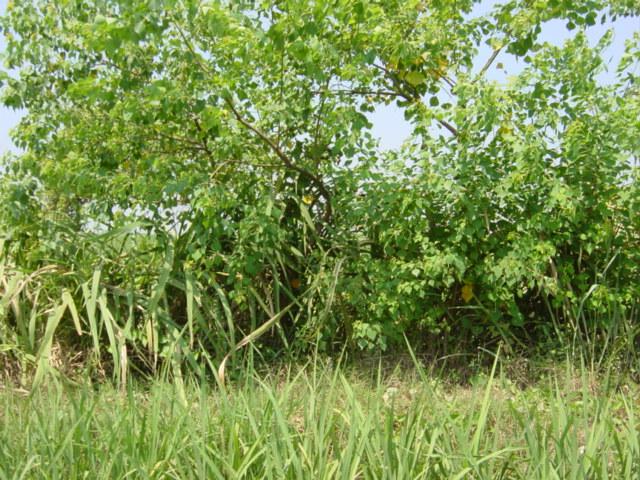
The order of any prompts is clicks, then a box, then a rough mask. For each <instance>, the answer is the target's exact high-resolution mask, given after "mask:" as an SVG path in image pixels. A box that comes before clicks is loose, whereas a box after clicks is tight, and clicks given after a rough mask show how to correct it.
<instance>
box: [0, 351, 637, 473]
mask: <svg viewBox="0 0 640 480" xmlns="http://www.w3.org/2000/svg"><path fill="white" fill-rule="evenodd" d="M497 365H498V362H496V363H495V364H494V369H493V371H492V372H491V373H490V374H487V375H480V376H478V377H476V378H475V380H474V381H473V382H472V383H471V385H467V386H459V385H458V386H456V385H453V384H449V383H447V382H446V380H444V379H437V378H436V377H433V376H431V375H426V374H425V372H424V371H422V370H420V369H419V368H418V369H417V370H416V369H397V370H395V371H394V372H392V373H391V374H389V373H385V372H384V369H383V368H379V369H376V370H374V371H369V370H363V369H358V370H349V369H344V368H336V367H330V366H328V365H327V364H321V363H319V362H316V363H311V364H309V365H307V366H306V367H304V368H299V369H293V368H288V369H283V370H281V371H275V370H272V371H271V372H270V373H267V374H262V375H259V374H258V373H256V372H253V373H251V374H248V375H247V376H246V377H245V379H244V380H243V381H241V382H237V383H235V384H233V385H229V386H228V387H227V388H218V387H216V386H212V385H211V384H207V383H201V384H198V383H192V382H188V381H186V380H185V384H186V385H185V387H184V389H182V390H178V388H177V387H176V385H175V383H166V382H159V381H156V382H154V383H152V384H150V385H135V386H134V385H132V384H129V386H128V388H127V390H126V392H124V393H123V392H121V391H118V390H117V389H114V388H112V387H110V386H109V385H105V384H103V385H101V386H100V387H99V388H97V389H91V388H89V387H88V386H84V387H81V388H76V389H70V388H63V387H60V386H57V384H56V383H52V384H50V385H48V387H47V388H46V389H45V388H41V389H39V390H38V391H37V392H34V393H33V394H32V396H30V397H28V396H19V395H16V394H12V393H11V392H8V391H5V392H2V393H1V394H0V402H1V403H2V421H1V422H0V478H1V479H18V478H34V479H37V478H43V479H44V478H46V479H57V478H60V479H75V478H180V479H187V478H218V479H229V478H273V479H283V478H291V479H304V478H309V479H355V478H362V479H365V478H366V479H399V478H403V479H404V478H423V479H467V478H474V479H491V480H494V479H541V480H542V479H544V480H548V479H576V480H577V479H580V480H582V479H585V478H589V479H633V478H638V476H640V442H639V439H638V434H637V431H638V419H637V417H636V415H637V413H636V412H637V398H638V397H637V395H638V393H639V392H638V390H637V388H636V387H631V386H620V385H618V386H617V387H616V388H611V387H610V386H607V385H606V382H602V383H600V382H597V381H596V380H595V379H594V377H592V376H590V375H589V374H588V373H587V370H583V371H582V372H578V373H577V374H576V373H575V372H573V371H571V370H567V372H562V371H560V372H556V373H554V374H553V375H550V376H548V377H547V378H545V379H543V380H540V381H539V382H537V383H536V384H533V385H530V386H528V387H526V388H518V387H516V386H515V385H514V384H513V383H511V382H510V381H509V380H508V379H507V378H506V377H505V376H504V375H502V374H501V373H500V369H499V368H496V366H497Z"/></svg>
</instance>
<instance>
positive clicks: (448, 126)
mask: <svg viewBox="0 0 640 480" xmlns="http://www.w3.org/2000/svg"><path fill="white" fill-rule="evenodd" d="M436 120H437V122H438V123H439V124H440V125H442V126H443V127H444V128H446V129H447V130H449V132H451V133H452V134H453V136H455V137H457V136H458V129H457V128H456V127H454V126H453V125H451V124H450V123H449V122H447V121H446V120H441V119H439V118H436Z"/></svg>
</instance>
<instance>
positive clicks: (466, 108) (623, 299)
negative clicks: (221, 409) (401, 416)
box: [0, 0, 640, 368]
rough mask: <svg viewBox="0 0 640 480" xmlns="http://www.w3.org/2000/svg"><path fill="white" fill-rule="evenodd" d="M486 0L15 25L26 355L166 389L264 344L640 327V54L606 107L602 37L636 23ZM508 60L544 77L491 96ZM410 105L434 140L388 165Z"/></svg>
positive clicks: (52, 9) (152, 5)
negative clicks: (380, 134)
mask: <svg viewBox="0 0 640 480" xmlns="http://www.w3.org/2000/svg"><path fill="white" fill-rule="evenodd" d="M475 3H476V2H473V1H472V0H462V1H456V2H449V1H439V0H408V1H407V0H403V1H397V0H357V1H356V0H335V1H323V0H316V1H313V0H304V1H301V0H291V1H287V0H283V1H262V2H259V1H255V2H249V1H230V2H225V1H222V0H221V1H214V0H211V1H196V0H181V1H178V0H141V1H135V2H131V1H128V0H127V1H124V0H46V1H45V0H32V1H20V2H13V3H11V4H10V5H9V7H8V11H7V14H6V16H5V17H3V18H2V19H1V20H0V26H1V28H2V30H3V32H4V34H5V37H6V39H7V42H8V43H7V49H6V52H5V58H4V60H5V66H6V68H7V70H6V71H5V72H4V73H1V74H0V75H2V76H1V77H0V79H1V81H2V84H3V87H2V101H3V103H4V104H5V105H6V106H9V107H13V108H22V109H26V111H27V114H26V116H25V117H24V119H23V120H22V121H21V123H20V125H19V127H17V128H16V129H15V130H14V139H15V142H16V143H17V145H18V146H19V147H21V148H22V150H23V153H20V154H19V155H15V156H10V155H7V156H6V157H5V161H4V167H3V169H4V174H3V176H2V179H1V185H0V195H1V196H2V202H0V205H1V212H0V221H1V224H2V228H3V234H4V236H5V243H4V249H3V253H4V259H5V260H4V262H5V275H6V279H4V283H5V294H4V299H3V302H2V308H3V309H4V314H5V317H4V319H3V320H2V322H3V325H2V328H0V333H1V334H2V338H0V342H1V343H2V344H3V345H4V346H5V349H8V350H11V349H15V350H16V351H17V350H20V351H25V349H26V351H30V352H31V354H32V355H36V356H42V355H43V354H44V353H46V354H47V355H48V353H49V351H50V348H51V341H52V337H53V335H54V331H55V332H56V336H57V338H60V339H64V338H66V339H67V340H66V341H68V342H72V343H73V344H74V345H76V346H79V347H81V346H84V347H86V349H93V351H94V352H96V351H98V352H99V348H100V344H101V343H102V342H103V341H106V340H108V343H107V344H108V345H109V348H110V352H111V355H112V359H113V362H114V363H115V364H116V365H120V364H121V363H123V362H125V361H126V360H127V352H129V358H130V359H131V358H134V359H135V361H134V363H135V364H137V365H139V366H144V365H147V366H149V367H151V368H155V365H156V362H157V361H158V357H160V358H162V356H164V357H167V356H174V355H178V354H182V353H180V352H189V355H190V357H189V358H190V359H192V360H194V361H198V359H199V358H200V356H202V355H204V354H205V352H208V353H209V354H213V356H214V357H218V358H220V356H221V355H223V354H224V353H226V352H227V351H228V350H229V345H230V344H236V343H237V342H238V340H239V339H240V338H241V336H242V335H246V334H248V333H249V332H256V328H257V327H259V326H260V325H261V324H263V323H264V322H266V321H269V323H268V324H267V326H274V329H273V330H272V334H271V335H268V336H266V337H263V341H264V342H265V345H271V346H272V347H276V346H278V345H282V344H284V345H288V346H289V347H291V348H302V349H305V348H308V346H309V345H310V344H315V345H317V346H318V347H319V348H323V349H332V348H341V346H342V345H343V344H345V343H346V344H347V345H352V346H357V347H359V348H386V347H387V346H390V345H393V344H395V343H397V342H398V341H402V337H403V335H405V334H406V335H407V336H408V337H409V338H410V340H411V341H412V342H414V343H417V344H419V343H420V342H421V341H422V339H424V338H426V337H425V335H427V334H431V335H433V334H437V335H444V336H453V337H455V338H456V339H461V338H466V339H477V338H482V339H485V340H486V339H492V338H502V339H503V340H504V341H506V342H508V344H510V345H513V344H515V342H520V341H523V339H527V338H542V337H541V335H545V336H546V338H549V337H550V336H555V335H557V334H560V335H564V334H565V333H566V332H572V333H574V334H575V333H576V332H581V333H588V332H597V331H607V329H608V328H610V327H611V323H612V322H613V321H614V319H615V318H616V317H618V316H620V317H623V318H625V319H631V320H632V321H633V320H634V319H636V318H637V309H638V298H639V294H640V220H639V219H640V215H638V211H639V209H640V191H639V186H638V155H639V153H640V135H639V133H640V120H639V119H640V84H639V79H640V77H639V71H638V65H639V63H640V35H638V34H636V35H635V37H634V39H633V40H632V41H630V42H628V44H627V48H626V53H625V55H624V57H623V58H622V59H621V61H620V63H619V65H618V66H617V70H616V72H615V74H616V75H615V80H614V81H613V82H610V83H607V84H603V82H599V81H598V75H599V74H600V73H601V72H602V71H603V70H604V69H605V68H606V65H607V64H606V62H605V60H604V58H603V52H604V50H605V49H606V47H607V45H608V44H609V42H610V41H611V38H612V35H613V32H609V33H608V34H606V35H605V36H604V37H603V38H602V39H601V40H600V41H599V42H598V43H597V44H595V45H591V44H590V43H589V41H588V40H587V36H586V33H585V32H586V30H587V29H588V28H589V27H590V26H591V25H594V24H595V23H596V22H600V21H602V22H604V21H609V20H610V19H612V18H614V19H615V18H616V17H617V16H633V15H636V16H638V15H639V14H640V11H639V10H638V8H637V7H636V6H635V2H633V1H625V0H609V1H603V0H580V1H573V2H567V1H560V0H537V1H535V2H533V1H528V0H510V1H506V2H502V3H499V4H496V5H494V6H493V8H492V9H491V10H490V11H488V13H486V14H484V15H477V14H476V13H474V11H473V8H474V5H475ZM552 20H555V21H561V22H562V24H563V25H566V26H567V27H568V28H569V29H571V30H573V31H574V32H575V34H574V35H573V37H572V38H571V39H570V40H568V41H567V42H566V43H565V44H564V45H563V46H561V47H557V46H553V45H550V44H548V43H544V42H542V41H541V40H540V39H539V35H540V32H541V27H542V25H544V24H545V23H546V22H549V21H552ZM484 44H488V45H490V46H491V48H492V50H493V54H490V57H489V58H488V59H486V63H484V61H481V62H480V65H481V67H480V68H478V66H477V65H478V51H479V49H480V48H481V46H482V45H484ZM505 55H512V56H513V55H515V56H517V57H520V58H523V59H524V61H525V63H526V66H525V68H524V70H523V71H522V72H521V73H520V74H518V75H516V76H514V77H512V78H511V79H510V80H509V82H507V83H498V82H495V81H491V80H490V79H488V78H487V74H488V72H490V71H491V70H492V69H495V68H500V66H501V65H500V61H501V56H505ZM474 65H476V66H475V67H474ZM391 103H393V104H395V105H396V106H397V107H398V108H400V109H402V110H403V111H404V115H405V118H406V119H407V120H408V121H409V122H410V124H411V125H412V128H413V133H412V136H411V138H410V140H409V141H407V142H406V143H405V145H404V146H403V147H402V148H401V149H398V150H396V151H383V150H382V149H381V148H379V146H378V145H377V142H376V140H375V138H374V137H373V136H372V133H371V127H372V125H371V122H370V117H369V113H370V112H373V111H374V110H375V109H376V108H378V107H379V106H380V105H384V104H391ZM43 268H44V270H43ZM32 272H36V274H35V275H31V276H30V277H27V276H26V275H28V274H31V273H32ZM16 285H19V286H20V288H19V289H17V288H14V287H16ZM11 288H13V290H11ZM38 295H41V298H40V301H39V302H36V301H34V298H35V297H38ZM18 298H22V300H24V302H25V303H26V304H27V305H32V308H33V312H32V313H29V312H27V313H25V307H19V305H23V304H21V303H18V302H17V300H16V299H18ZM42 298H46V299H48V300H47V301H45V302H43V301H42ZM36 304H37V305H36ZM39 305H42V306H39ZM52 307H54V308H52ZM51 312H53V313H51ZM45 313H46V314H47V315H48V317H47V318H48V320H47V322H44V321H43V322H39V321H38V320H37V319H39V318H41V317H42V316H43V315H44V314H45ZM600 329H602V330H600ZM264 330H266V328H265V329H264ZM79 332H90V333H91V334H90V335H84V336H80V337H78V335H77V333H79ZM259 333H262V331H257V333H256V335H255V337H257V334H259ZM43 334H44V339H45V342H44V344H45V347H44V349H43V347H42V346H38V345H39V344H38V342H37V341H35V340H34V339H35V338H36V337H38V338H39V335H43ZM264 339H267V340H266V341H265V340H264ZM47 342H48V343H47ZM123 352H124V354H123ZM176 352H177V353H176ZM120 366H121V365H120Z"/></svg>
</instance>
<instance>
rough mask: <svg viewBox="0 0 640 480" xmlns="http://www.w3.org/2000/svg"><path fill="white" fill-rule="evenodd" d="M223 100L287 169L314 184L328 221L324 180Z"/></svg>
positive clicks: (328, 201)
mask: <svg viewBox="0 0 640 480" xmlns="http://www.w3.org/2000/svg"><path fill="white" fill-rule="evenodd" d="M225 102H226V104H227V106H228V107H229V109H230V110H231V112H232V113H233V115H234V117H236V120H238V122H240V123H241V124H242V125H243V126H244V127H246V128H247V129H248V130H250V131H252V132H253V133H255V134H256V135H257V136H258V137H259V138H260V139H261V140H262V141H263V142H264V143H266V144H267V146H268V147H269V148H270V149H271V150H272V151H273V152H274V153H275V154H276V155H277V156H278V158H279V159H280V160H282V163H284V164H285V166H286V167H287V168H288V169H289V170H293V171H295V172H298V173H299V174H300V175H302V176H304V177H306V178H307V179H308V180H310V181H311V182H312V183H313V184H314V185H315V186H316V188H317V189H318V191H319V192H320V194H321V195H322V196H323V197H324V199H325V200H326V202H327V206H326V209H325V215H324V220H325V222H328V221H329V220H330V219H331V216H332V215H333V212H332V209H331V194H330V193H329V190H328V189H327V187H326V186H325V184H324V182H323V181H322V180H321V179H320V178H319V177H318V176H317V175H314V174H313V173H311V172H309V171H308V170H305V169H304V168H302V167H300V166H298V165H296V164H295V163H294V162H293V161H292V160H291V158H289V156H288V155H287V154H286V153H284V151H283V150H282V149H281V148H280V147H279V146H278V145H276V143H275V142H274V141H273V140H271V138H269V136H268V135H267V134H265V133H264V132H263V131H262V130H260V129H259V128H258V127H256V126H255V125H253V124H251V123H250V122H248V121H247V120H245V118H244V117H243V116H242V115H241V114H240V112H238V110H237V109H236V107H235V105H234V103H233V100H231V99H230V98H228V97H227V98H225Z"/></svg>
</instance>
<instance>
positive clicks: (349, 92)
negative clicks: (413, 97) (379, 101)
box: [311, 89, 402, 97]
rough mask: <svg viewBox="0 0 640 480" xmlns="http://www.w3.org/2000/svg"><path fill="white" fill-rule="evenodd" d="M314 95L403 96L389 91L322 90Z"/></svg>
mask: <svg viewBox="0 0 640 480" xmlns="http://www.w3.org/2000/svg"><path fill="white" fill-rule="evenodd" d="M311 93H313V94H314V95H324V94H333V95H373V96H377V97H383V96H387V97H401V96H402V94H400V93H398V92H393V91H388V90H362V89H337V90H336V89H334V90H331V89H322V90H314V91H313V92H311Z"/></svg>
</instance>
